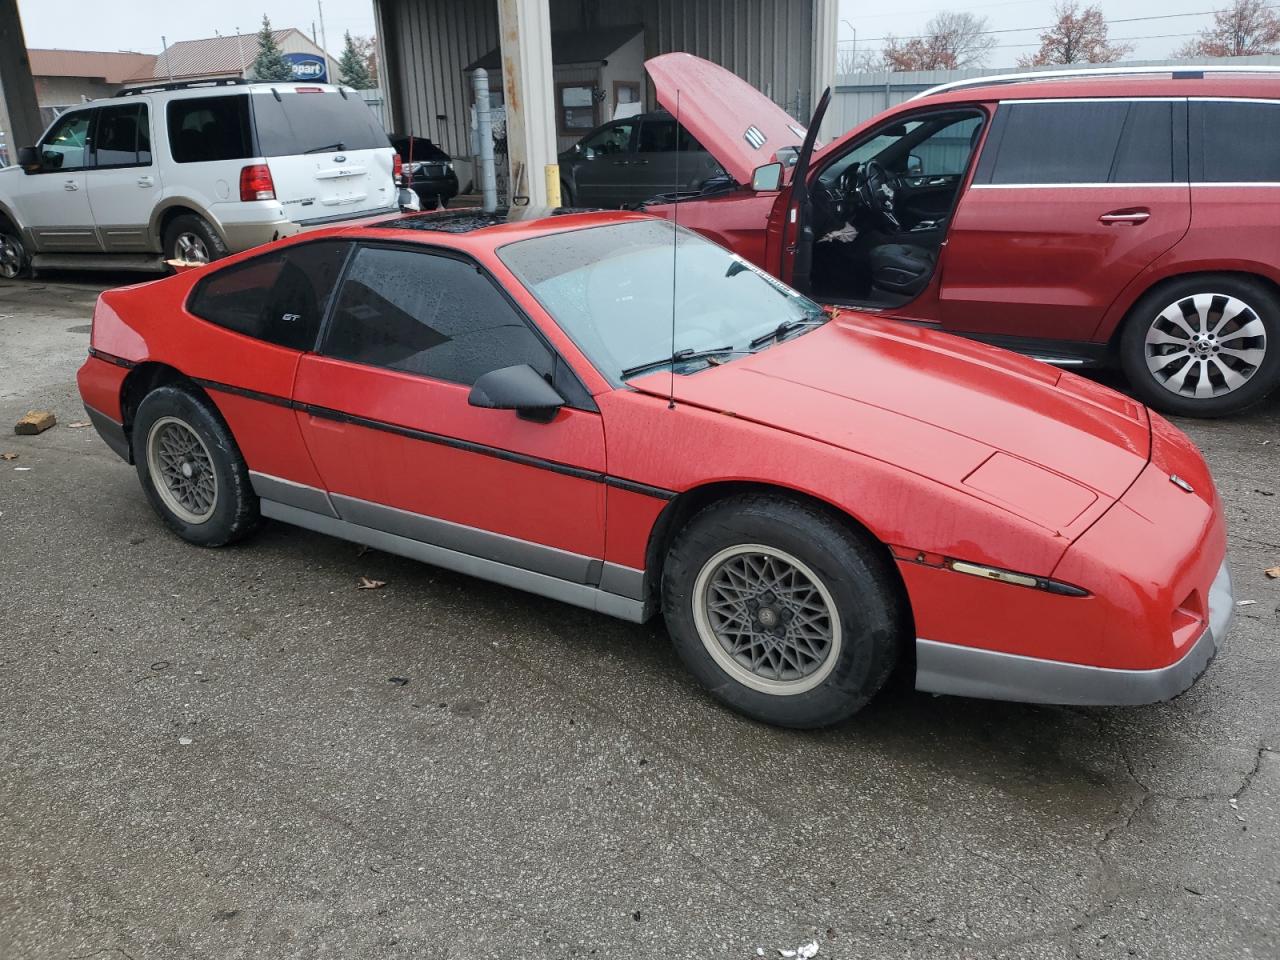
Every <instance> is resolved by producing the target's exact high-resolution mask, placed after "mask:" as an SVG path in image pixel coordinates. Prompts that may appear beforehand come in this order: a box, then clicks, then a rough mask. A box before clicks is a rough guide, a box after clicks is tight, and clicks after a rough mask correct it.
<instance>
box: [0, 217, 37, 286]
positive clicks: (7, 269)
mask: <svg viewBox="0 0 1280 960" xmlns="http://www.w3.org/2000/svg"><path fill="white" fill-rule="evenodd" d="M30 266H31V256H30V254H28V253H27V248H26V245H25V244H23V242H22V234H21V233H20V232H19V231H18V230H17V228H15V227H14V225H13V224H12V223H10V222H9V221H7V220H0V280H20V279H22V278H23V277H24V276H26V275H27V273H28V272H29V268H30Z"/></svg>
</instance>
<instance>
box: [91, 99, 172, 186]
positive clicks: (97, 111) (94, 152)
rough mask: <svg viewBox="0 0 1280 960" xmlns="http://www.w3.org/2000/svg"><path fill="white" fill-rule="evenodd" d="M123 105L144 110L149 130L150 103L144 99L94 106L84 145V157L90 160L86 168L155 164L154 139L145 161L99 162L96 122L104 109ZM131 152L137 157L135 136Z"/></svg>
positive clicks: (111, 168)
mask: <svg viewBox="0 0 1280 960" xmlns="http://www.w3.org/2000/svg"><path fill="white" fill-rule="evenodd" d="M125 107H133V109H134V110H136V111H143V112H145V113H146V115H147V124H148V128H147V132H148V133H150V132H151V130H150V123H151V110H150V109H149V108H150V104H149V103H148V102H147V101H146V100H138V101H137V102H132V101H130V102H125V103H112V104H103V105H102V106H100V107H96V108H94V111H93V120H92V121H91V123H90V125H89V137H88V143H87V144H86V146H85V151H86V158H87V159H88V160H89V161H90V162H89V163H88V164H87V165H86V167H85V169H86V170H127V169H129V168H130V167H142V168H146V167H154V166H155V165H156V151H155V143H154V140H153V142H152V144H151V149H150V150H149V151H148V153H149V154H150V155H151V159H150V160H149V161H147V162H146V163H140V162H138V161H137V160H135V161H134V162H133V163H99V162H98V124H99V123H100V122H101V120H102V114H103V112H104V111H107V110H118V109H122V108H125ZM133 154H134V156H135V157H137V155H138V141H137V139H136V138H135V139H134V142H133Z"/></svg>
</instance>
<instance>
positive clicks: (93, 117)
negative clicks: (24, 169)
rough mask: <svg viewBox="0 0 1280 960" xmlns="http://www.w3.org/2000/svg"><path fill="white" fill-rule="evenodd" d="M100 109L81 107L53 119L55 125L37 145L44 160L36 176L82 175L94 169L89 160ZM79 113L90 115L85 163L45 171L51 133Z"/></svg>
mask: <svg viewBox="0 0 1280 960" xmlns="http://www.w3.org/2000/svg"><path fill="white" fill-rule="evenodd" d="M99 109H100V108H99V107H96V106H94V107H79V108H77V109H74V110H64V111H63V112H62V113H60V114H58V115H57V116H56V117H54V118H53V123H51V124H49V128H48V130H45V132H44V134H43V135H42V136H41V137H40V142H39V143H38V144H37V145H36V152H37V153H38V154H39V156H40V157H41V158H42V159H41V167H40V169H39V170H37V171H35V174H36V176H40V175H41V174H46V173H80V172H81V171H84V170H89V169H92V165H91V164H90V163H89V158H90V157H91V156H92V155H93V131H94V128H95V127H96V126H97V125H98V110H99ZM79 113H87V114H88V115H89V126H88V128H87V129H86V130H85V133H84V159H85V163H84V164H83V165H81V166H79V167H57V168H56V169H55V168H53V167H51V168H49V169H48V170H46V169H44V164H43V157H44V145H45V143H46V141H47V138H48V136H49V133H50V132H51V131H52V130H53V128H54V127H56V126H57V125H58V124H59V123H61V122H62V121H63V120H65V119H66V118H67V117H71V116H75V115H76V114H79Z"/></svg>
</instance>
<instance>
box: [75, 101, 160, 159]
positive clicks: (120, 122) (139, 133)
mask: <svg viewBox="0 0 1280 960" xmlns="http://www.w3.org/2000/svg"><path fill="white" fill-rule="evenodd" d="M90 152H91V153H92V154H93V165H94V166H95V167H98V168H102V167H138V166H143V167H145V166H150V165H151V132H150V130H149V129H148V117H147V105H146V104H145V103H129V104H122V105H121V106H118V107H102V108H101V109H99V110H98V120H97V125H96V126H95V127H94V130H93V144H92V149H91V151H90Z"/></svg>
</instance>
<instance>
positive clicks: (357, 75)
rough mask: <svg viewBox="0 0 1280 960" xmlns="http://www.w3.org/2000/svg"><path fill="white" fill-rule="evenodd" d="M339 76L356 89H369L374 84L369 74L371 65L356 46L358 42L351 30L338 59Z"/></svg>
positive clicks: (347, 34)
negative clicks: (353, 37) (352, 36)
mask: <svg viewBox="0 0 1280 960" xmlns="http://www.w3.org/2000/svg"><path fill="white" fill-rule="evenodd" d="M338 77H339V78H340V79H341V80H342V82H343V83H345V84H346V85H347V86H348V87H352V88H354V89H356V90H368V89H369V88H370V87H372V86H373V79H372V78H371V77H370V76H369V65H368V64H367V63H366V62H365V59H364V55H363V54H362V53H361V52H360V51H359V49H357V48H356V42H355V41H354V40H353V39H352V38H351V31H350V30H348V31H347V33H346V37H345V42H344V44H343V47H342V57H341V59H339V60H338Z"/></svg>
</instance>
